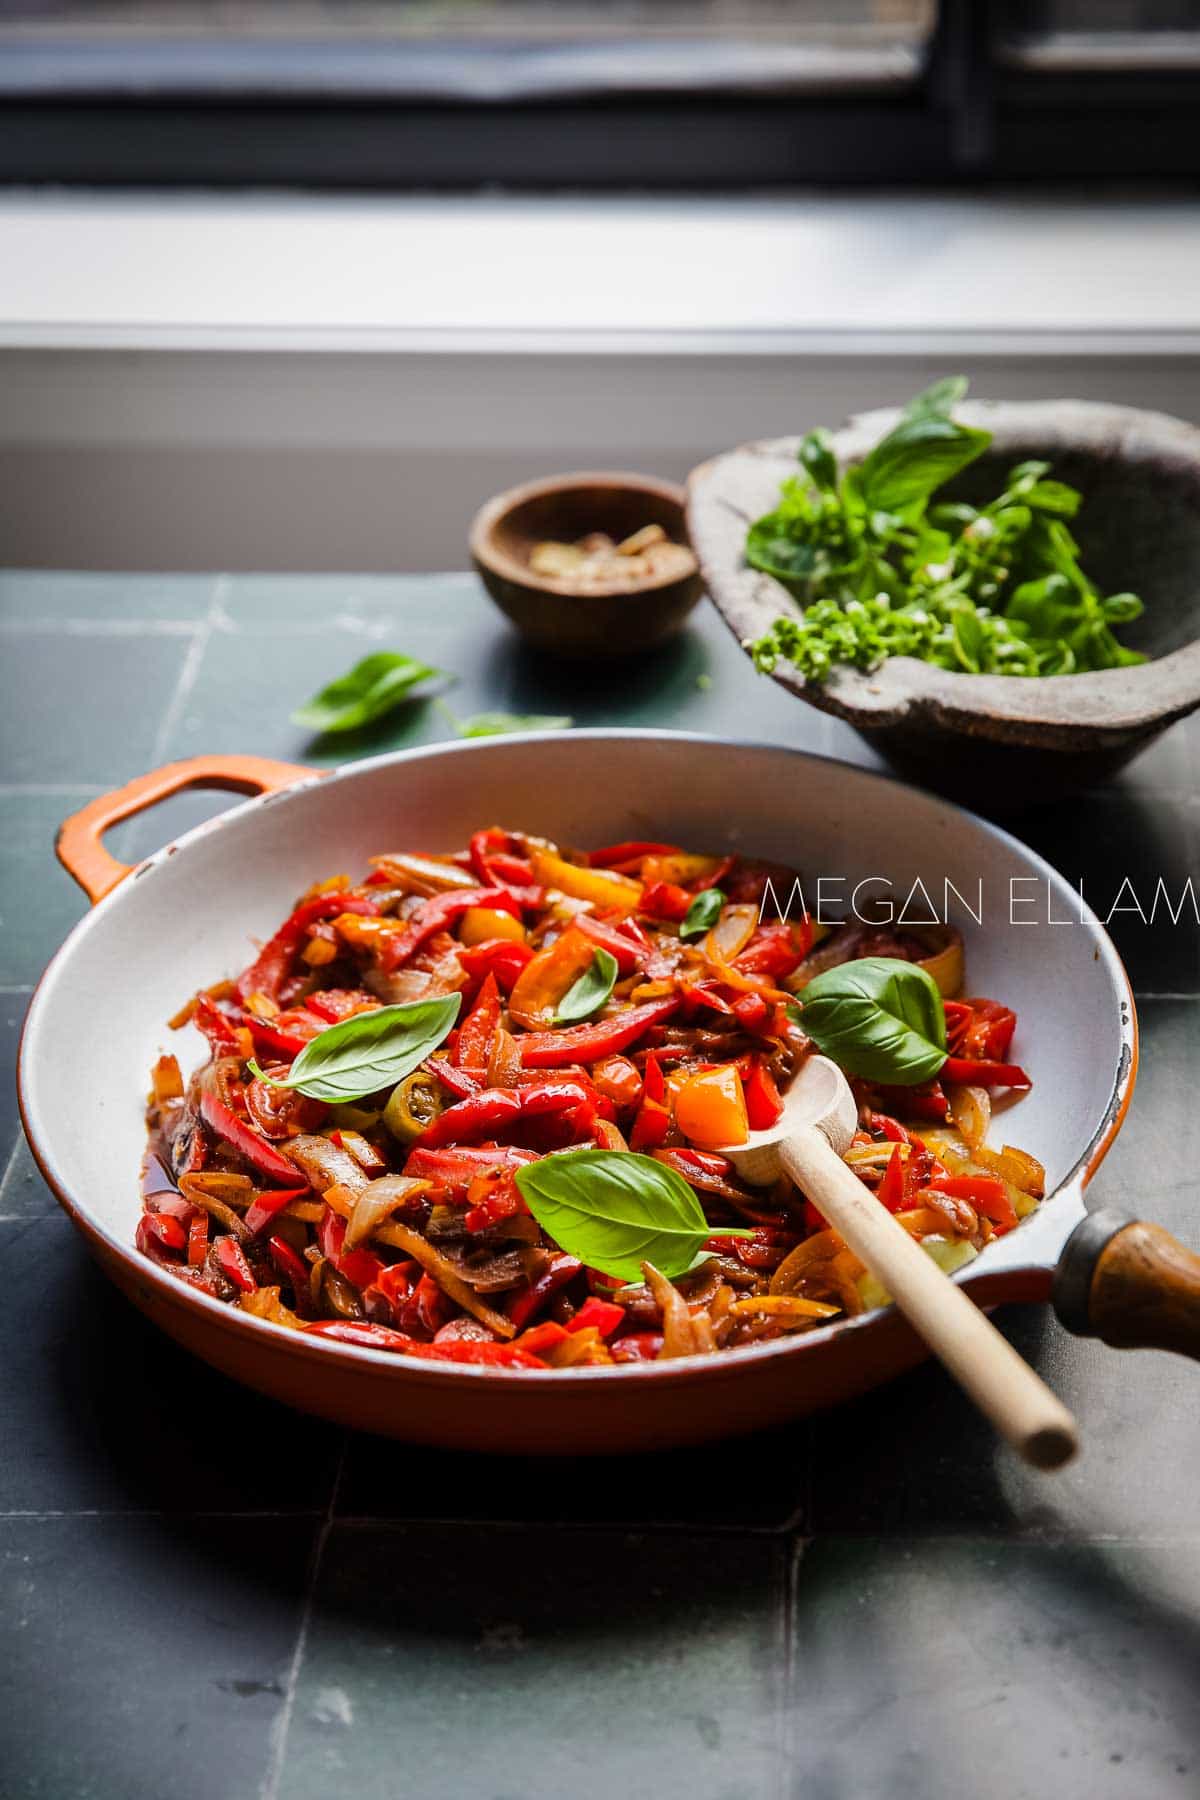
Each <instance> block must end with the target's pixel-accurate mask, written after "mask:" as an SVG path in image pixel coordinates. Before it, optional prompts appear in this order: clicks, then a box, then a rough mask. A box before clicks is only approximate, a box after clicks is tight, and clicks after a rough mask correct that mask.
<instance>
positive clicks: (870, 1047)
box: [800, 956, 946, 1087]
mask: <svg viewBox="0 0 1200 1800" xmlns="http://www.w3.org/2000/svg"><path fill="white" fill-rule="evenodd" d="M800 1023H801V1026H802V1028H803V1030H804V1031H805V1032H806V1033H807V1035H808V1036H809V1037H810V1038H811V1039H812V1041H813V1043H814V1044H816V1046H817V1049H818V1050H820V1051H822V1052H823V1053H824V1054H825V1055H826V1056H829V1057H832V1058H833V1060H834V1062H835V1063H837V1064H838V1066H839V1067H840V1068H842V1069H844V1070H845V1072H846V1073H847V1074H848V1075H858V1076H860V1077H861V1078H862V1079H863V1080H864V1081H880V1082H883V1083H885V1084H886V1085H887V1086H889V1087H915V1086H916V1085H917V1084H918V1083H919V1082H922V1081H929V1080H930V1079H931V1078H932V1077H933V1076H934V1075H936V1074H937V1073H938V1070H939V1069H940V1068H941V1067H942V1064H943V1063H944V1062H945V1060H946V1014H945V1011H944V1009H943V1007H942V996H941V994H940V993H939V991H938V985H937V983H936V981H934V979H933V977H932V975H930V974H929V972H928V970H926V969H922V968H921V967H920V965H919V964H918V963H910V962H902V961H900V960H899V958H897V957H891V956H864V957H859V958H858V959H857V960H856V961H854V962H846V963H839V964H838V966H837V967H836V968H833V969H826V970H825V972H824V973H823V974H821V975H817V976H814V978H813V980H812V981H810V982H809V984H808V986H807V987H806V988H805V989H804V990H803V995H802V998H801V1011H800Z"/></svg>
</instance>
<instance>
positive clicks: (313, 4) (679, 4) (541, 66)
mask: <svg viewBox="0 0 1200 1800" xmlns="http://www.w3.org/2000/svg"><path fill="white" fill-rule="evenodd" d="M936 12H937V5H936V0H346V3H345V4H338V0H324V3H323V4H322V3H321V0H225V3H224V4H222V3H220V0H125V3H124V4H107V5H104V4H100V5H95V4H93V5H89V4H86V0H0V44H3V46H4V49H5V61H6V62H7V64H8V67H7V68H5V67H3V66H2V65H0V88H9V89H10V90H11V89H12V88H13V87H20V86H26V87H27V86H29V85H30V84H32V85H33V86H34V87H35V88H36V87H39V86H40V87H43V88H46V89H53V88H54V87H55V86H56V85H59V86H62V87H65V88H75V89H77V90H82V89H84V88H86V87H87V86H88V84H89V82H90V83H92V84H96V83H97V81H99V83H100V85H102V86H112V87H113V88H116V89H118V90H120V89H125V90H128V89H131V88H133V87H134V86H141V87H143V88H144V87H146V86H149V87H150V88H151V89H153V86H154V81H155V77H156V75H157V76H158V77H159V78H161V80H162V82H163V85H165V86H169V87H171V88H172V89H173V90H175V91H178V90H179V89H180V88H181V87H182V88H183V89H187V90H192V91H195V90H203V89H206V88H217V89H218V90H223V91H226V92H228V91H236V90H237V89H239V88H245V87H250V86H255V87H257V88H259V89H260V90H261V89H263V88H265V89H266V90H267V91H271V90H272V89H273V88H275V87H281V88H282V87H285V86H287V85H289V84H293V85H298V86H300V87H301V88H302V89H308V90H311V89H312V88H313V87H316V88H322V87H332V88H336V89H340V90H344V91H353V90H354V89H356V88H357V89H361V90H362V91H364V92H367V91H371V90H372V89H373V88H375V89H378V90H380V91H383V92H392V93H399V92H404V91H414V92H418V93H429V94H432V93H436V92H439V91H440V92H445V93H448V94H450V95H454V96H456V97H458V96H461V97H463V98H475V99H482V100H505V99H516V98H521V97H525V96H527V95H533V96H536V95H539V94H549V93H570V92H587V91H589V90H597V89H599V90H602V91H622V90H634V91H636V90H639V89H641V90H667V91H670V90H672V89H679V90H686V89H688V88H693V87H705V88H712V87H716V88H727V89H733V90H738V89H744V88H754V89H766V90H781V91H786V90H788V89H790V88H797V89H804V88H811V89H824V90H837V89H841V88H850V89H862V88H871V87H876V88H879V87H882V88H888V87H893V86H897V85H908V84H911V83H912V82H914V81H915V80H916V79H917V76H918V75H919V73H920V71H921V68H922V66H923V59H924V51H925V47H926V44H927V41H928V38H929V36H930V34H931V32H932V29H933V24H934V21H935V17H936ZM129 56H131V57H132V58H133V60H134V61H135V62H136V64H137V73H136V75H135V74H134V73H133V72H131V69H130V67H128V66H126V64H125V63H124V61H123V59H124V58H126V57H129Z"/></svg>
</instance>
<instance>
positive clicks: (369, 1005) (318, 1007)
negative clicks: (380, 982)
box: [304, 988, 379, 1025]
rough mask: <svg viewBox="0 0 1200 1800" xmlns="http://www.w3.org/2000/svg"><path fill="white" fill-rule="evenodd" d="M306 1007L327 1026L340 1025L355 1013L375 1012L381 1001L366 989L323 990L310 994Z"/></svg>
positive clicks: (305, 1003)
mask: <svg viewBox="0 0 1200 1800" xmlns="http://www.w3.org/2000/svg"><path fill="white" fill-rule="evenodd" d="M304 1005H305V1007H306V1009H307V1010H308V1011H309V1012H310V1013H316V1015H317V1017H318V1018H319V1019H322V1020H324V1022H325V1024H326V1025H340V1024H341V1022H342V1020H343V1019H348V1018H350V1017H351V1015H352V1014H353V1013H358V1012H365V1011H367V1010H373V1009H374V1008H375V1007H377V1006H378V1005H379V1001H378V1000H377V999H376V998H375V996H374V994H368V992H367V990H366V989H365V988H322V989H321V991H320V992H319V993H316V994H310V995H309V996H308V999H307V1000H306V1001H305V1002H304Z"/></svg>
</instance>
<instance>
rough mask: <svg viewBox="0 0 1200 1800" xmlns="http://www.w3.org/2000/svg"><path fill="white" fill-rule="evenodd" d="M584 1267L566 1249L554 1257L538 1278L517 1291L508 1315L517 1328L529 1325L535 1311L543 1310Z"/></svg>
mask: <svg viewBox="0 0 1200 1800" xmlns="http://www.w3.org/2000/svg"><path fill="white" fill-rule="evenodd" d="M582 1267H583V1264H582V1263H581V1262H580V1260H579V1258H578V1257H577V1256H568V1255H567V1254H566V1252H565V1251H561V1252H560V1253H559V1254H558V1255H557V1256H555V1257H552V1258H551V1260H550V1262H549V1264H548V1265H547V1266H546V1268H545V1269H543V1271H542V1273H541V1274H540V1275H539V1276H538V1278H537V1280H536V1281H533V1282H531V1283H530V1284H529V1286H528V1287H526V1288H522V1289H521V1290H520V1291H519V1292H518V1293H516V1294H515V1295H514V1296H513V1298H512V1300H511V1302H510V1304H509V1308H508V1316H509V1318H510V1319H511V1320H512V1322H513V1324H514V1325H515V1326H516V1328H517V1330H518V1331H520V1330H521V1328H522V1326H524V1325H528V1323H529V1321H530V1319H531V1318H532V1317H533V1315H534V1313H536V1312H539V1311H540V1310H541V1308H542V1307H543V1306H544V1305H545V1303H546V1301H547V1300H548V1299H549V1298H550V1296H551V1294H554V1293H557V1291H558V1289H559V1288H561V1287H565V1286H566V1285H567V1283H568V1281H573V1280H574V1278H575V1276H576V1275H578V1273H579V1271H580V1269H582Z"/></svg>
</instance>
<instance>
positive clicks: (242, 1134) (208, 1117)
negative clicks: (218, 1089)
mask: <svg viewBox="0 0 1200 1800" xmlns="http://www.w3.org/2000/svg"><path fill="white" fill-rule="evenodd" d="M200 1117H201V1118H202V1119H203V1120H204V1123H205V1124H206V1125H207V1126H208V1127H209V1128H210V1130H212V1131H215V1132H216V1134H217V1136H218V1137H219V1138H224V1140H225V1142H226V1143H227V1144H228V1145H229V1146H230V1148H231V1149H232V1150H236V1151H237V1153H238V1155H239V1156H241V1157H243V1158H244V1159H245V1161H246V1162H248V1163H249V1164H250V1165H251V1167H252V1168H255V1169H257V1170H258V1172H259V1174H260V1175H265V1176H266V1178H267V1180H268V1181H274V1182H276V1183H277V1184H278V1185H279V1186H280V1187H295V1185H296V1176H297V1174H298V1173H299V1171H298V1170H297V1168H296V1165H295V1163H290V1162H289V1161H288V1159H287V1157H286V1156H281V1155H280V1153H279V1151H278V1150H276V1149H275V1147H274V1145H273V1144H268V1142H267V1140H266V1139H265V1138H261V1137H259V1135H258V1133H257V1132H256V1131H251V1129H250V1127H249V1126H248V1125H243V1124H242V1121H241V1120H240V1119H239V1118H236V1117H235V1116H234V1114H233V1113H231V1112H230V1110H229V1108H228V1107H227V1106H226V1105H225V1102H224V1101H223V1100H218V1099H217V1096H216V1095H215V1094H214V1093H211V1092H210V1091H209V1090H208V1089H205V1091H204V1093H202V1094H201V1096H200Z"/></svg>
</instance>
